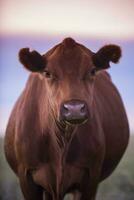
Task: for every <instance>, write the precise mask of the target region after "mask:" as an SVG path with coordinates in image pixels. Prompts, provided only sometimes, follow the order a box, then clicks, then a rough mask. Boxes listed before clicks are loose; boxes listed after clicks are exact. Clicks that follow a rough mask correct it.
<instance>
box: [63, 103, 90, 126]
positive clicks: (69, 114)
mask: <svg viewBox="0 0 134 200" xmlns="http://www.w3.org/2000/svg"><path fill="white" fill-rule="evenodd" d="M87 117H88V109H87V104H86V103H85V102H84V101H80V100H70V101H67V102H64V104H63V105H62V107H61V119H62V120H64V121H67V122H69V123H72V124H79V123H82V122H83V121H85V120H86V119H87Z"/></svg>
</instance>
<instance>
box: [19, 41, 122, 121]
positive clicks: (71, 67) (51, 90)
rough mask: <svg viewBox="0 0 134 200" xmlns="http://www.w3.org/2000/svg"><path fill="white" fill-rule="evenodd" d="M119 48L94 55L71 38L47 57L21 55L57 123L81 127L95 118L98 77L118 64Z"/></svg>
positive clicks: (29, 53) (31, 53)
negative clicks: (37, 79) (41, 86)
mask: <svg viewBox="0 0 134 200" xmlns="http://www.w3.org/2000/svg"><path fill="white" fill-rule="evenodd" d="M120 56H121V50H120V47H118V46H116V45H107V46H104V47H102V48H101V49H100V50H99V51H98V52H97V53H93V52H91V51H90V50H89V49H87V48H86V47H84V46H83V45H81V44H78V43H76V42H75V41H74V40H73V39H71V38H66V39H64V41H63V42H62V43H61V44H58V45H57V46H55V47H54V48H53V49H51V50H50V51H48V52H47V53H46V54H44V55H40V54H39V53H38V52H36V51H29V48H24V49H21V50H20V52H19V59H20V62H21V63H22V64H23V65H24V66H25V68H27V69H28V70H30V71H31V72H37V73H39V75H40V77H41V81H42V84H44V85H45V91H42V92H45V93H47V95H46V96H47V98H48V100H49V104H50V106H51V107H52V109H53V110H54V111H55V113H56V114H55V116H56V119H58V121H64V122H66V123H69V124H81V123H84V122H86V121H87V119H90V117H91V115H92V107H93V106H92V104H93V94H94V93H93V92H94V82H95V77H96V76H97V74H98V72H99V71H100V70H103V69H107V68H109V67H110V65H109V63H110V61H111V62H114V63H117V62H118V60H119V58H120Z"/></svg>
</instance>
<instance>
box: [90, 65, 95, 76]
mask: <svg viewBox="0 0 134 200" xmlns="http://www.w3.org/2000/svg"><path fill="white" fill-rule="evenodd" d="M89 73H90V75H91V76H95V74H96V68H95V67H94V68H92V69H91V70H90V72H89Z"/></svg>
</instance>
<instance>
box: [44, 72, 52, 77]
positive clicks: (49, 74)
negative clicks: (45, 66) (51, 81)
mask: <svg viewBox="0 0 134 200" xmlns="http://www.w3.org/2000/svg"><path fill="white" fill-rule="evenodd" d="M43 75H44V76H45V77H46V78H53V75H52V74H51V73H50V72H49V71H44V72H43Z"/></svg>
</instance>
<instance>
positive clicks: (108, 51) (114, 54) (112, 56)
mask: <svg viewBox="0 0 134 200" xmlns="http://www.w3.org/2000/svg"><path fill="white" fill-rule="evenodd" d="M120 57H121V48H120V47H119V46H117V45H112V44H111V45H106V46H104V47H102V48H101V49H100V50H99V51H98V52H97V53H95V54H94V55H93V63H94V65H95V66H96V68H97V69H98V70H100V69H107V68H109V67H110V64H109V62H110V61H111V62H113V63H117V62H118V61H119V59H120Z"/></svg>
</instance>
